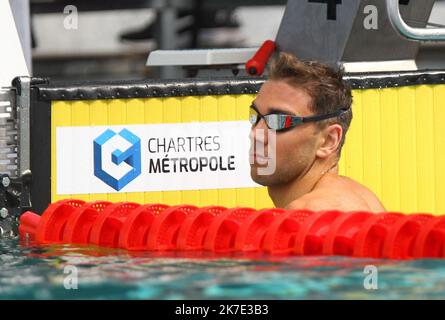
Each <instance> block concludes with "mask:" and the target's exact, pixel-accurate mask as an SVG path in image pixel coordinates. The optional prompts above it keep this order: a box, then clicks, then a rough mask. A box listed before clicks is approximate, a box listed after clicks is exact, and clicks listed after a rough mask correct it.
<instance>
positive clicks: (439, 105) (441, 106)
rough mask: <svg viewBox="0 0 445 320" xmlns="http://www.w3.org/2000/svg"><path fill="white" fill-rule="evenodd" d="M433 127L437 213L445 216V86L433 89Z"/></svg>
mask: <svg viewBox="0 0 445 320" xmlns="http://www.w3.org/2000/svg"><path fill="white" fill-rule="evenodd" d="M433 127H434V176H435V181H434V187H435V188H434V189H435V192H434V193H435V200H436V210H435V212H436V213H438V214H445V192H444V190H445V165H444V164H445V134H444V128H445V85H438V86H434V89H433Z"/></svg>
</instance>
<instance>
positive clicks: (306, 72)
mask: <svg viewBox="0 0 445 320" xmlns="http://www.w3.org/2000/svg"><path fill="white" fill-rule="evenodd" d="M269 79H271V80H283V81H285V82H286V83H288V84H289V85H291V86H294V87H297V88H300V89H303V90H304V91H305V92H306V93H307V94H308V95H309V96H310V97H311V98H312V104H311V105H310V109H311V111H312V112H313V113H314V114H317V115H320V114H327V113H333V112H336V111H338V110H339V109H342V108H349V110H348V111H346V112H343V113H342V114H341V115H339V116H338V117H335V118H332V119H328V120H324V121H320V122H319V123H318V125H319V126H320V128H323V127H325V126H326V125H330V124H334V123H338V124H339V125H340V126H341V127H342V129H343V134H342V138H341V141H340V145H339V147H338V150H337V151H338V156H339V157H340V153H341V149H342V147H343V144H344V142H345V136H346V132H347V131H348V129H349V125H350V124H351V120H352V108H351V105H352V93H351V88H350V87H349V86H348V85H347V84H346V83H345V81H343V69H339V70H335V69H334V68H332V67H330V66H328V65H326V64H323V63H319V62H316V61H302V60H299V59H298V58H296V57H295V56H294V55H292V54H290V53H286V52H281V53H279V54H278V55H277V56H275V57H274V59H273V60H272V63H271V65H270V67H269Z"/></svg>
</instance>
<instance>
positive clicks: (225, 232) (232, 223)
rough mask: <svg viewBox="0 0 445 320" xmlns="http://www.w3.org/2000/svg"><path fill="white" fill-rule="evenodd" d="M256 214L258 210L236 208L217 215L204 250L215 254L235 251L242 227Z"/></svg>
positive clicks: (208, 233)
mask: <svg viewBox="0 0 445 320" xmlns="http://www.w3.org/2000/svg"><path fill="white" fill-rule="evenodd" d="M255 212H256V210H254V209H251V208H234V209H228V210H226V211H224V212H222V213H221V214H219V215H217V216H216V217H215V219H214V220H213V221H212V224H211V225H210V227H209V230H207V234H206V237H205V239H204V249H205V250H209V251H214V252H231V251H234V250H235V238H236V234H237V232H238V230H239V228H240V225H241V224H242V223H243V221H244V220H245V219H246V218H247V217H248V216H250V215H252V214H254V213H255Z"/></svg>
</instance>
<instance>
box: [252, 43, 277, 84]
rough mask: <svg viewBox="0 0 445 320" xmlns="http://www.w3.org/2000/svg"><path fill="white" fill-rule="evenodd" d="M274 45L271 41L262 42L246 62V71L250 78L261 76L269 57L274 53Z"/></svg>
mask: <svg viewBox="0 0 445 320" xmlns="http://www.w3.org/2000/svg"><path fill="white" fill-rule="evenodd" d="M275 48H276V45H275V42H274V41H272V40H266V41H264V43H263V45H262V46H261V47H260V48H259V49H258V51H257V52H256V53H255V55H254V56H253V57H252V59H250V60H249V61H247V63H246V71H247V73H248V74H250V75H252V76H260V75H262V74H263V71H264V68H265V67H266V65H267V62H268V61H269V58H270V56H271V55H272V53H273V52H274V51H275Z"/></svg>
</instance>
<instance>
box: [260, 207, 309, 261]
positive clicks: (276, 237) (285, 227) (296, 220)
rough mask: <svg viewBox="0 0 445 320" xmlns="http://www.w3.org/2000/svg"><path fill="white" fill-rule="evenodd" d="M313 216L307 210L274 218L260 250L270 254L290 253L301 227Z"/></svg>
mask: <svg viewBox="0 0 445 320" xmlns="http://www.w3.org/2000/svg"><path fill="white" fill-rule="evenodd" d="M313 214H314V212H312V211H309V210H295V211H288V212H285V213H283V214H282V215H280V216H278V217H276V219H275V221H274V222H273V223H271V225H270V227H269V229H268V230H267V231H266V234H265V235H264V241H263V247H262V249H263V250H264V251H266V252H269V253H272V254H289V253H291V252H292V251H293V249H294V246H295V237H296V236H297V235H298V232H299V230H300V228H301V225H302V224H303V222H304V221H305V220H306V219H307V218H308V217H309V216H311V215H313Z"/></svg>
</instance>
